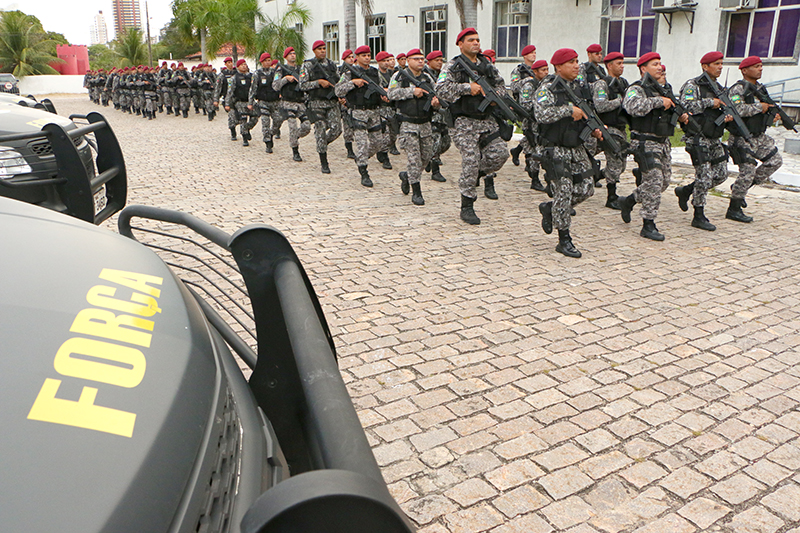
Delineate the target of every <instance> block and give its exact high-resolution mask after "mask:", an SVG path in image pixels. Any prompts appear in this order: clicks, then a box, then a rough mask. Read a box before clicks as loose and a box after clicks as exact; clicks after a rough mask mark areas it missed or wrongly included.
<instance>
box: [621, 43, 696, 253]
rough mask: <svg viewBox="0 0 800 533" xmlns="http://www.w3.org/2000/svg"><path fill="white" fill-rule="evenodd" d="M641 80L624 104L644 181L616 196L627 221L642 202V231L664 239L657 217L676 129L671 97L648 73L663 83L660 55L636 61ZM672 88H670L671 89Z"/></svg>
mask: <svg viewBox="0 0 800 533" xmlns="http://www.w3.org/2000/svg"><path fill="white" fill-rule="evenodd" d="M636 65H637V66H638V67H639V73H640V74H641V75H642V79H641V80H637V81H635V82H633V83H632V84H631V85H630V86H629V87H628V91H627V92H626V93H625V98H624V99H623V100H622V108H623V109H624V110H625V111H626V112H627V113H628V115H630V127H631V148H630V151H631V152H633V158H634V160H635V161H636V164H637V165H638V166H639V172H640V175H641V184H640V185H638V186H637V187H636V189H635V190H634V191H633V193H631V194H630V195H629V196H626V197H625V198H620V199H619V200H617V204H618V205H619V207H620V215H621V216H622V220H623V221H624V222H625V223H629V222H630V221H631V211H632V210H633V206H634V205H636V203H637V202H641V204H642V209H641V211H640V214H641V217H642V221H643V222H642V231H641V232H640V235H641V236H642V237H645V238H646V239H652V240H654V241H663V240H664V235H663V234H662V233H660V232H659V231H658V228H657V227H656V223H655V219H656V216H657V215H658V208H659V206H660V205H661V194H662V193H663V192H664V191H665V190H667V187H669V181H670V178H671V176H672V155H671V152H670V150H671V148H672V147H671V145H670V142H669V138H670V136H671V135H672V134H673V132H674V131H675V127H674V126H673V125H672V115H673V113H675V105H674V103H673V102H672V100H671V99H669V98H667V97H665V96H661V95H660V93H658V92H657V91H656V89H655V88H654V87H652V86H651V85H650V84H649V83H643V80H644V79H645V77H647V79H648V82H649V80H650V79H652V80H654V82H655V83H658V84H663V83H664V74H663V71H662V70H661V56H660V55H658V54H657V53H656V52H648V53H646V54H644V55H642V56H641V57H640V58H639V61H637V62H636ZM670 90H671V89H670ZM678 120H680V121H681V122H683V123H686V122H687V121H688V120H689V117H688V115H686V114H683V115H681V117H680V118H679V119H678Z"/></svg>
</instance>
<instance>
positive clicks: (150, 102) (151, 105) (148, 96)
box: [144, 91, 158, 113]
mask: <svg viewBox="0 0 800 533" xmlns="http://www.w3.org/2000/svg"><path fill="white" fill-rule="evenodd" d="M157 98H158V94H157V93H156V92H155V91H146V92H145V93H144V110H145V111H150V112H151V113H155V112H156V99H157Z"/></svg>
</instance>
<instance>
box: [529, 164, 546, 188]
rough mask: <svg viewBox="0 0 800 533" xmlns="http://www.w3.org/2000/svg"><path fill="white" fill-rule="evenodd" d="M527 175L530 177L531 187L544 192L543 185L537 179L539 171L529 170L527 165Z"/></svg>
mask: <svg viewBox="0 0 800 533" xmlns="http://www.w3.org/2000/svg"><path fill="white" fill-rule="evenodd" d="M528 176H529V177H530V178H531V189H533V190H534V191H539V192H544V185H543V184H542V182H541V181H539V171H538V170H531V168H530V167H528Z"/></svg>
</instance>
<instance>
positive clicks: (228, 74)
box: [219, 68, 236, 98]
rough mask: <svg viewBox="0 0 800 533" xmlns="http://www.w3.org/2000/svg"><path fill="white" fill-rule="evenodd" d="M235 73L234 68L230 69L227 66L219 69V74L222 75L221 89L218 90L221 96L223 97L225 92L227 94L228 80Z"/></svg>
mask: <svg viewBox="0 0 800 533" xmlns="http://www.w3.org/2000/svg"><path fill="white" fill-rule="evenodd" d="M235 73H236V71H235V70H230V69H227V68H223V69H222V70H220V71H219V75H220V76H224V78H225V79H224V80H222V90H221V91H220V94H221V97H222V98H224V97H225V95H226V94H228V82H229V81H230V79H231V78H232V77H233V75H234V74H235Z"/></svg>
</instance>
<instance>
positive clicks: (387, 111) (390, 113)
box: [378, 105, 397, 146]
mask: <svg viewBox="0 0 800 533" xmlns="http://www.w3.org/2000/svg"><path fill="white" fill-rule="evenodd" d="M378 111H379V112H380V115H381V118H382V119H383V121H384V122H385V123H386V133H387V134H388V135H389V145H390V146H391V145H392V144H394V143H395V142H396V141H397V132H396V131H395V130H393V129H392V128H390V127H389V123H390V121H392V122H393V121H395V120H396V117H397V110H396V109H395V108H394V106H385V105H382V106H380V107H378Z"/></svg>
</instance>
